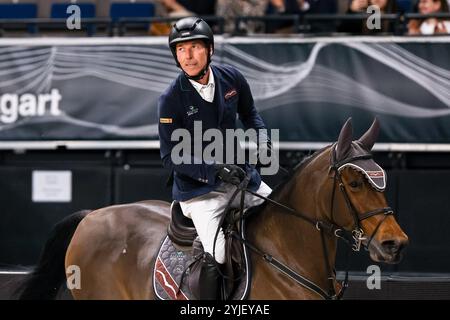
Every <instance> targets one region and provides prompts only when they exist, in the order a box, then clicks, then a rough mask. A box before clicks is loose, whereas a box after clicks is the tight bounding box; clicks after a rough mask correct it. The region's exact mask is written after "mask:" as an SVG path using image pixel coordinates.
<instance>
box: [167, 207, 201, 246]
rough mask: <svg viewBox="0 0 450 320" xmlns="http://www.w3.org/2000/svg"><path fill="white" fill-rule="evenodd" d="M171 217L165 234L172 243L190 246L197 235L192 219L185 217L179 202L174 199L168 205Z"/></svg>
mask: <svg viewBox="0 0 450 320" xmlns="http://www.w3.org/2000/svg"><path fill="white" fill-rule="evenodd" d="M170 214H171V219H170V223H169V228H168V230H167V235H168V236H169V239H170V240H172V242H173V243H175V244H178V245H180V246H185V247H190V246H192V243H193V242H194V239H195V238H196V237H197V231H196V230H195V227H194V224H193V223H192V220H191V219H189V218H186V217H185V216H184V215H183V211H182V210H181V206H180V203H179V202H178V201H176V200H174V201H173V202H172V205H171V206H170Z"/></svg>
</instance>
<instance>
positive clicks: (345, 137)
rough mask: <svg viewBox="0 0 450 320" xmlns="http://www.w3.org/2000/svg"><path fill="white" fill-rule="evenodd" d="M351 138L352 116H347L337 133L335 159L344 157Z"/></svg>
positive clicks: (350, 143)
mask: <svg viewBox="0 0 450 320" xmlns="http://www.w3.org/2000/svg"><path fill="white" fill-rule="evenodd" d="M352 139H353V126H352V118H348V119H347V121H346V122H345V123H344V126H343V127H342V129H341V133H339V139H338V142H337V146H336V161H340V160H342V159H344V157H345V155H346V154H347V153H348V151H349V149H350V146H351V145H352Z"/></svg>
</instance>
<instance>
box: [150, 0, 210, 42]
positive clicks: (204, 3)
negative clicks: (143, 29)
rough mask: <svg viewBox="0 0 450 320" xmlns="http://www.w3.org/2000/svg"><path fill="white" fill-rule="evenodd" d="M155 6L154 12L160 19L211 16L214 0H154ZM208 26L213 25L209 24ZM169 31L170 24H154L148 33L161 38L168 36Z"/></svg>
mask: <svg viewBox="0 0 450 320" xmlns="http://www.w3.org/2000/svg"><path fill="white" fill-rule="evenodd" d="M156 5H157V10H156V12H157V15H158V16H160V17H174V18H175V17H176V18H181V17H190V16H213V15H214V14H215V7H216V0H156ZM207 22H209V21H207ZM209 24H210V25H211V26H213V25H214V24H213V23H210V22H209ZM171 29H172V24H171V23H165V22H154V23H152V24H151V26H150V31H149V33H150V35H153V36H163V35H168V34H169V33H170V30H171Z"/></svg>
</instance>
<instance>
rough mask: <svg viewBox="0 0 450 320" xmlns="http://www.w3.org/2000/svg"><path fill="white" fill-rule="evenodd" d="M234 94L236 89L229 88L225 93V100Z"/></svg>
mask: <svg viewBox="0 0 450 320" xmlns="http://www.w3.org/2000/svg"><path fill="white" fill-rule="evenodd" d="M235 95H237V91H236V89H234V88H233V89H230V90H228V91H227V92H226V93H225V100H228V99H230V98H231V97H234V96H235Z"/></svg>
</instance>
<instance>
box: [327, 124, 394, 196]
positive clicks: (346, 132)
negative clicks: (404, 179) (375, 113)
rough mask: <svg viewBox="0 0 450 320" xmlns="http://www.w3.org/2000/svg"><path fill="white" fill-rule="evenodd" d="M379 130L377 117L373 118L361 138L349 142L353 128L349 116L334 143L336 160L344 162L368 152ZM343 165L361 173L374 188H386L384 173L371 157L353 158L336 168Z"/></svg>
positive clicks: (381, 189) (341, 167) (340, 168)
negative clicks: (335, 143)
mask: <svg viewBox="0 0 450 320" xmlns="http://www.w3.org/2000/svg"><path fill="white" fill-rule="evenodd" d="M379 132H380V123H379V121H378V119H377V118H375V120H374V121H373V123H372V125H371V126H370V128H369V130H367V131H366V133H364V134H363V135H362V136H361V138H359V139H358V140H356V141H353V142H351V139H352V133H353V129H352V124H351V118H349V119H348V120H347V122H345V124H344V126H343V127H342V130H341V133H340V134H339V139H338V142H337V145H336V160H337V161H338V162H341V161H343V162H345V159H350V158H353V157H357V156H362V155H365V154H368V153H370V150H371V149H372V147H373V145H374V144H375V141H376V140H377V138H378V134H379ZM349 141H350V142H349ZM345 167H351V168H353V169H356V170H358V171H360V172H361V173H363V174H364V176H365V177H366V178H367V180H368V181H369V183H370V184H371V185H372V186H373V187H374V188H375V189H376V190H378V191H383V190H384V189H385V188H386V173H385V172H384V170H383V169H382V168H381V167H380V166H379V165H378V164H377V163H376V162H375V161H374V160H373V159H361V160H353V161H350V162H347V163H344V164H343V165H341V166H340V167H339V168H338V170H339V171H340V170H342V169H343V168H345Z"/></svg>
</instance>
